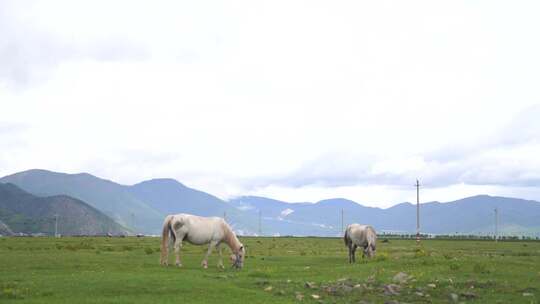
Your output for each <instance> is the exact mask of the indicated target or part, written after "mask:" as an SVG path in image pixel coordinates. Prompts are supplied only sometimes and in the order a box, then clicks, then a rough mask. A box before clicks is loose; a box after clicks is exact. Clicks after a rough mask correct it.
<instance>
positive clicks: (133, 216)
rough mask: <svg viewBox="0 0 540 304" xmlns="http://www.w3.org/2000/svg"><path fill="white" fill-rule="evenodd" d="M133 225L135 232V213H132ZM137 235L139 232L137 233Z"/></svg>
mask: <svg viewBox="0 0 540 304" xmlns="http://www.w3.org/2000/svg"><path fill="white" fill-rule="evenodd" d="M131 226H132V227H133V231H134V232H135V229H136V228H135V213H133V212H132V213H131ZM135 235H137V233H135Z"/></svg>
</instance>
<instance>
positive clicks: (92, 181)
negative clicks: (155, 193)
mask: <svg viewBox="0 0 540 304" xmlns="http://www.w3.org/2000/svg"><path fill="white" fill-rule="evenodd" d="M0 182H1V183H12V184H15V185H17V186H18V187H20V188H21V189H23V190H25V191H27V192H30V193H32V194H34V195H38V196H49V195H61V194H65V195H69V196H71V197H74V198H77V199H80V200H82V201H84V202H86V203H88V204H89V205H91V206H92V207H94V208H96V209H98V210H100V211H102V212H103V213H105V214H106V215H107V216H109V217H111V218H112V219H113V220H115V221H116V222H118V223H119V224H121V225H123V226H125V227H130V228H131V229H132V230H134V231H135V232H144V233H154V234H157V233H159V231H160V229H161V225H162V223H163V217H164V215H163V214H162V213H160V212H158V211H157V210H155V209H154V208H152V207H150V206H148V205H147V204H146V203H145V202H143V201H141V200H140V199H138V198H137V197H135V196H134V195H133V194H131V193H130V191H129V186H124V185H120V184H117V183H114V182H112V181H109V180H105V179H101V178H98V177H95V176H93V175H90V174H87V173H81V174H66V173H58V172H51V171H47V170H28V171H23V172H19V173H15V174H12V175H9V176H6V177H3V178H1V179H0Z"/></svg>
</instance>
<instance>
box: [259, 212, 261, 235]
mask: <svg viewBox="0 0 540 304" xmlns="http://www.w3.org/2000/svg"><path fill="white" fill-rule="evenodd" d="M259 236H262V229H261V210H259Z"/></svg>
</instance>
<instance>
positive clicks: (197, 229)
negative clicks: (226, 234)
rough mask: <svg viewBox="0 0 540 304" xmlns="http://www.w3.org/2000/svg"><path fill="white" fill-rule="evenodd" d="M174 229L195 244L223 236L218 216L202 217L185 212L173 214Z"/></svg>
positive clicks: (205, 242)
mask: <svg viewBox="0 0 540 304" xmlns="http://www.w3.org/2000/svg"><path fill="white" fill-rule="evenodd" d="M174 222H175V224H176V225H175V226H174V229H175V230H177V231H178V232H179V233H181V234H182V238H185V239H186V240H187V241H188V242H190V243H193V244H195V245H202V244H207V243H209V242H210V241H213V240H221V239H222V238H223V223H225V221H224V220H223V219H222V218H220V217H202V216H197V215H192V214H187V213H180V214H175V215H174Z"/></svg>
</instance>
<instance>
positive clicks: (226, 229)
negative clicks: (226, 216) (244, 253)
mask: <svg viewBox="0 0 540 304" xmlns="http://www.w3.org/2000/svg"><path fill="white" fill-rule="evenodd" d="M222 227H223V233H224V234H225V235H224V238H223V240H224V241H225V243H227V245H229V247H231V249H232V251H234V252H238V251H239V250H240V247H241V246H242V244H241V243H240V241H239V240H238V238H237V237H236V235H235V234H234V232H233V231H232V229H231V226H229V224H227V223H226V222H225V221H224V222H223V223H222Z"/></svg>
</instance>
